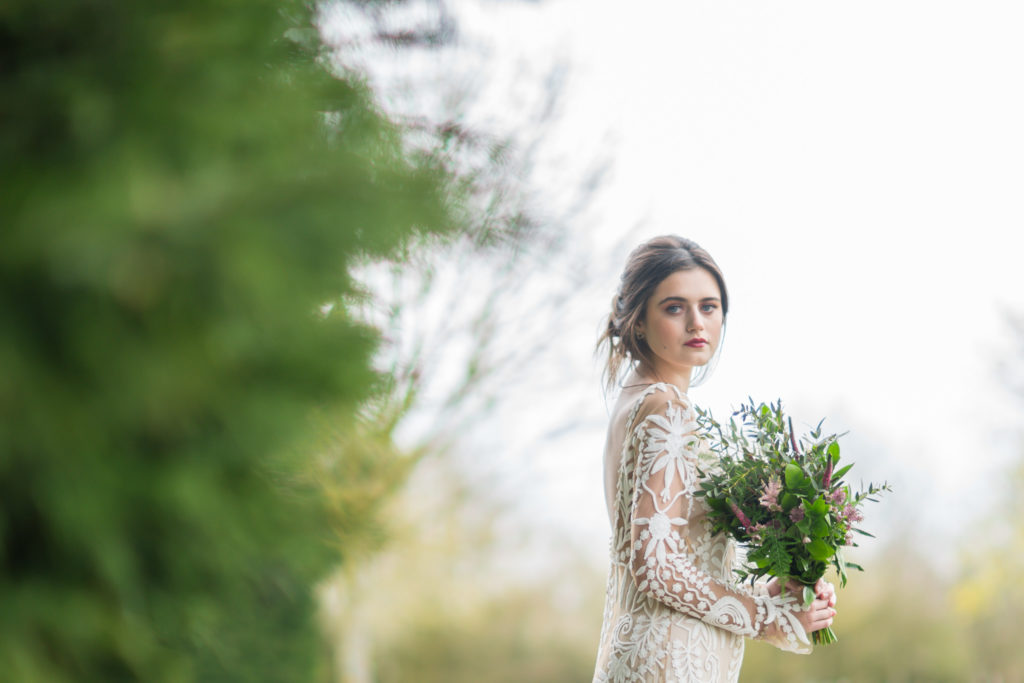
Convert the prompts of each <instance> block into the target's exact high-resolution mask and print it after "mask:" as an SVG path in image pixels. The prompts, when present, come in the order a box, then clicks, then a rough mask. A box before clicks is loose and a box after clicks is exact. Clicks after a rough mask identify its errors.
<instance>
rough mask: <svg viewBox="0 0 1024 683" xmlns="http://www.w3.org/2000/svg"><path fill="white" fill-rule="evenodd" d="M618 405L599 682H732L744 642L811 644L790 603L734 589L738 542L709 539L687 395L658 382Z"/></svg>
mask: <svg viewBox="0 0 1024 683" xmlns="http://www.w3.org/2000/svg"><path fill="white" fill-rule="evenodd" d="M631 401H632V402H630V401H629V400H625V396H624V397H623V398H620V400H619V406H620V407H619V409H618V412H617V413H616V414H615V415H613V416H612V423H611V427H610V428H609V433H608V443H607V445H606V447H605V487H606V490H605V493H606V499H607V503H608V513H609V517H610V519H611V522H612V533H613V535H612V543H611V570H610V573H609V577H608V592H607V596H606V598H605V608H604V623H603V625H602V627H601V644H600V648H599V650H598V654H597V667H596V671H595V673H594V681H595V683H596V682H599V681H600V682H601V683H604V682H606V681H607V682H614V683H618V682H620V681H622V682H627V681H629V682H632V681H643V682H653V681H672V682H680V681H736V680H737V679H738V678H739V673H740V665H741V664H742V661H743V639H744V637H748V638H757V639H759V640H764V641H767V642H769V643H771V644H773V645H775V646H776V647H779V648H781V649H784V650H790V651H793V652H802V653H807V652H810V650H811V647H810V644H809V642H808V639H807V636H806V634H805V633H804V630H803V628H802V626H801V625H800V623H799V621H797V619H796V616H795V614H794V611H795V610H796V609H798V608H799V606H798V605H797V602H796V598H795V597H793V596H787V597H785V598H783V597H775V598H772V597H770V596H769V595H768V592H767V590H766V589H765V587H764V585H758V586H755V587H754V588H751V587H750V586H749V584H742V585H738V584H737V583H736V581H735V578H734V577H735V575H734V574H733V564H734V560H735V553H736V549H735V542H734V541H733V540H732V539H731V538H728V537H726V536H725V535H724V534H718V535H714V536H712V535H711V533H710V525H709V522H708V521H707V517H706V514H707V507H706V505H705V504H704V502H703V499H701V498H698V497H694V496H693V492H694V490H695V489H696V484H697V481H698V480H697V465H698V464H699V463H703V464H702V465H701V468H702V469H705V470H706V469H707V468H709V467H713V466H714V460H713V458H714V456H713V454H711V453H708V452H706V453H703V454H702V453H701V449H700V445H701V444H700V440H699V438H698V437H697V436H696V430H697V423H696V414H695V412H694V410H693V406H692V404H691V403H690V400H689V398H688V397H687V396H686V395H685V394H683V393H682V392H680V391H679V389H678V388H677V387H675V386H674V385H670V384H654V385H651V386H650V387H648V388H647V389H646V390H645V391H643V392H642V393H640V394H639V396H637V397H635V398H632V399H631Z"/></svg>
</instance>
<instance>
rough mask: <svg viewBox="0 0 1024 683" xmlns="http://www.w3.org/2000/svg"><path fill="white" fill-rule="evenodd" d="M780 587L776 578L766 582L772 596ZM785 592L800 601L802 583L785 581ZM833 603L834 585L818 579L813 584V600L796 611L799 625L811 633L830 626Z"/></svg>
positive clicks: (833, 611) (777, 592) (802, 590)
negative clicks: (805, 607)
mask: <svg viewBox="0 0 1024 683" xmlns="http://www.w3.org/2000/svg"><path fill="white" fill-rule="evenodd" d="M781 588H782V586H781V584H780V582H779V581H778V579H772V580H771V581H769V582H768V594H769V595H771V596H773V597H774V596H777V595H778V594H779V593H780V592H781ZM786 594H787V595H793V596H795V597H796V598H797V599H798V600H801V601H802V600H803V595H804V586H803V584H802V583H799V582H797V581H789V582H787V583H786ZM835 604H836V589H835V586H833V585H832V584H831V583H829V582H828V581H826V580H825V579H818V582H817V583H816V584H814V601H813V602H811V605H810V607H808V608H807V609H806V610H800V611H799V612H797V613H796V615H797V619H799V620H800V624H801V626H803V627H804V631H806V632H807V633H813V632H814V631H820V630H821V629H823V628H826V627H828V626H831V625H832V619H833V617H835V615H836V611H835V609H833V608H834V607H835Z"/></svg>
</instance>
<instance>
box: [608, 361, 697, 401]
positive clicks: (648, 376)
mask: <svg viewBox="0 0 1024 683" xmlns="http://www.w3.org/2000/svg"><path fill="white" fill-rule="evenodd" d="M659 382H664V383H665V384H674V385H676V386H677V387H678V388H679V390H680V391H682V392H683V393H684V394H685V393H686V392H687V391H689V389H690V377H689V375H686V376H679V375H675V374H665V373H662V374H659V373H657V372H655V371H653V370H649V369H647V368H644V367H640V368H637V369H636V370H632V371H630V373H629V374H628V375H626V379H625V381H624V382H623V383H622V388H623V389H630V388H634V387H649V386H650V385H652V384H657V383H659Z"/></svg>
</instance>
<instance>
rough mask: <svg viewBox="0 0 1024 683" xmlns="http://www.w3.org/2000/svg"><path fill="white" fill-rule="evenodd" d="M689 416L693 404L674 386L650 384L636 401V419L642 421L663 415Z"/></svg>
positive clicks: (663, 383)
mask: <svg viewBox="0 0 1024 683" xmlns="http://www.w3.org/2000/svg"><path fill="white" fill-rule="evenodd" d="M675 412H679V413H683V414H687V415H689V414H691V413H692V412H693V403H692V402H691V401H690V397H689V396H687V395H686V393H685V392H684V391H682V390H681V389H680V388H679V387H677V386H676V385H674V384H668V383H665V382H658V383H656V384H652V385H651V386H650V387H648V388H647V390H646V391H644V393H643V394H642V395H641V396H640V397H639V398H638V400H637V417H638V418H639V419H643V418H645V417H647V416H649V415H665V414H668V413H675Z"/></svg>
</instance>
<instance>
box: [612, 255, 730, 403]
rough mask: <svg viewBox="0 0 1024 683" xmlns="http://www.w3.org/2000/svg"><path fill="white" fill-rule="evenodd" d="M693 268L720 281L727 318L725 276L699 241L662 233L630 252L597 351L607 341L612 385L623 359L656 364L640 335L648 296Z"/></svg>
mask: <svg viewBox="0 0 1024 683" xmlns="http://www.w3.org/2000/svg"><path fill="white" fill-rule="evenodd" d="M693 268H703V269H704V270H706V271H708V272H709V273H711V275H712V276H714V278H715V280H716V281H717V282H718V289H719V290H720V291H721V294H722V316H723V319H724V316H725V315H726V314H727V313H728V312H729V294H728V292H727V291H726V289H725V278H723V277H722V271H721V269H719V267H718V264H717V263H715V260H714V259H713V258H711V255H710V254H709V253H708V252H706V251H704V249H702V248H701V247H700V245H698V244H697V243H696V242H694V241H692V240H688V239H685V238H683V237H677V236H676V235H663V236H661V237H655V238H653V239H651V240H648V241H647V242H644V243H643V244H641V245H640V246H639V247H637V248H636V249H634V250H633V251H632V253H630V255H629V258H628V259H626V267H625V268H624V269H623V271H622V279H621V280H620V282H619V290H618V292H616V293H615V296H614V297H613V298H612V312H611V315H609V316H608V325H607V326H606V327H605V330H604V332H603V333H602V334H601V336H600V337H599V338H598V340H597V350H598V352H600V351H601V348H602V347H603V346H604V345H605V344H607V345H608V360H607V363H606V365H605V381H606V383H607V386H608V388H609V389H611V388H612V387H613V386H614V385H615V382H616V381H617V379H618V376H619V372H620V370H621V369H622V364H623V362H639V363H641V364H645V365H648V366H651V365H653V358H652V357H651V349H650V347H649V346H648V345H647V341H646V340H645V339H642V338H640V337H639V336H638V335H637V333H638V331H639V330H638V325H639V323H640V322H641V321H642V320H643V319H644V313H645V312H646V310H647V300H648V299H650V298H651V295H652V294H653V293H654V290H655V289H656V288H657V287H658V285H659V284H661V281H662V280H664V279H665V278H667V277H668V276H669V275H671V274H672V273H675V272H677V271H680V270H690V269H693ZM705 367H707V366H705ZM702 377H703V375H699V376H698V378H702Z"/></svg>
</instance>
